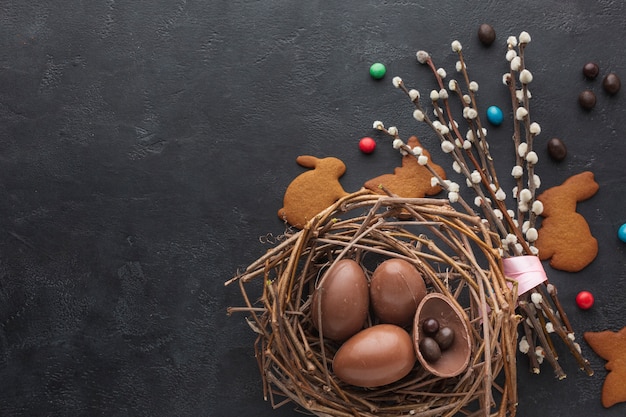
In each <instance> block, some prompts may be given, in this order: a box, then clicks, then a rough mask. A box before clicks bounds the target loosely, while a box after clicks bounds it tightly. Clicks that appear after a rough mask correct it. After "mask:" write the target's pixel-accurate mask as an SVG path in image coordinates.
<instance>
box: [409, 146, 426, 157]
mask: <svg viewBox="0 0 626 417" xmlns="http://www.w3.org/2000/svg"><path fill="white" fill-rule="evenodd" d="M422 150H423V149H422V147H421V146H416V147H414V148H413V149H411V152H412V153H413V155H415V156H419V155H421V154H422Z"/></svg>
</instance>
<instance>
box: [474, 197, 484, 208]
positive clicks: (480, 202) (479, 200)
mask: <svg viewBox="0 0 626 417" xmlns="http://www.w3.org/2000/svg"><path fill="white" fill-rule="evenodd" d="M474 205H475V206H476V207H480V206H482V205H483V199H482V198H481V197H475V198H474Z"/></svg>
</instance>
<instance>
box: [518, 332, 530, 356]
mask: <svg viewBox="0 0 626 417" xmlns="http://www.w3.org/2000/svg"><path fill="white" fill-rule="evenodd" d="M529 350H530V343H528V340H527V339H526V336H524V337H522V339H521V340H520V341H519V351H520V352H522V353H523V354H527V353H528V351H529Z"/></svg>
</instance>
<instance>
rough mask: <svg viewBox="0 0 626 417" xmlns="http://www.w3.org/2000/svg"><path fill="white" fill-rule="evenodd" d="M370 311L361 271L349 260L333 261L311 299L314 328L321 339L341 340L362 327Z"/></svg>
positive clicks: (367, 289)
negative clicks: (320, 335)
mask: <svg viewBox="0 0 626 417" xmlns="http://www.w3.org/2000/svg"><path fill="white" fill-rule="evenodd" d="M368 309H369V286H368V282H367V278H366V277H365V273H364V272H363V268H361V265H359V264H358V262H356V261H354V260H352V259H342V260H340V261H337V262H335V263H334V264H333V265H332V266H331V267H330V268H329V269H328V270H327V271H326V273H325V274H324V276H323V277H322V279H321V280H320V283H319V285H318V286H317V288H316V289H315V291H314V292H313V297H312V298H311V319H312V321H313V326H315V328H316V329H317V330H318V331H320V332H321V333H322V335H323V337H324V338H328V339H332V340H336V341H344V340H346V339H347V338H349V337H350V336H352V335H354V334H355V333H357V332H358V331H359V330H361V329H362V328H363V324H364V323H365V319H366V318H367V313H368Z"/></svg>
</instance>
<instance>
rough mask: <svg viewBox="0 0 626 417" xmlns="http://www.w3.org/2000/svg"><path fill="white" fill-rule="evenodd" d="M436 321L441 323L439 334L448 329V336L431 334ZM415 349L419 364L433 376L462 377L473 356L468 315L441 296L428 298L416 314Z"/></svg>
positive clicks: (432, 294)
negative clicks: (443, 340)
mask: <svg viewBox="0 0 626 417" xmlns="http://www.w3.org/2000/svg"><path fill="white" fill-rule="evenodd" d="M433 320H435V321H436V322H437V323H438V326H436V327H437V329H438V330H437V332H441V331H442V330H443V329H447V330H445V332H446V334H445V335H437V333H433V332H430V331H428V329H429V328H430V327H431V326H430V325H431V323H432V321H433ZM425 323H426V325H425ZM433 327H434V326H433ZM450 332H451V334H452V336H451V335H450ZM442 336H445V337H442ZM438 339H439V340H441V339H445V343H442V342H441V341H440V342H437V340H438ZM450 339H451V340H450ZM433 343H435V344H436V343H439V344H438V345H436V346H435V345H434V344H433ZM413 345H414V347H415V353H416V354H417V359H418V360H419V362H420V364H421V365H422V366H423V367H424V368H425V369H426V370H427V371H429V372H430V373H432V374H433V375H437V376H440V377H442V378H451V377H454V376H457V375H459V374H461V373H462V372H463V371H465V369H467V366H468V364H469V361H470V356H471V353H472V344H471V339H470V334H469V326H468V320H467V317H466V316H465V313H464V312H463V311H461V310H460V309H459V308H458V307H457V305H456V303H454V302H453V301H452V300H451V299H450V298H448V297H446V296H445V295H443V294H441V293H430V294H428V295H426V296H425V297H424V299H423V300H422V302H421V303H420V305H419V306H418V307H417V312H416V313H415V319H414V321H413ZM436 348H437V349H438V352H435V350H437V349H436Z"/></svg>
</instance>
